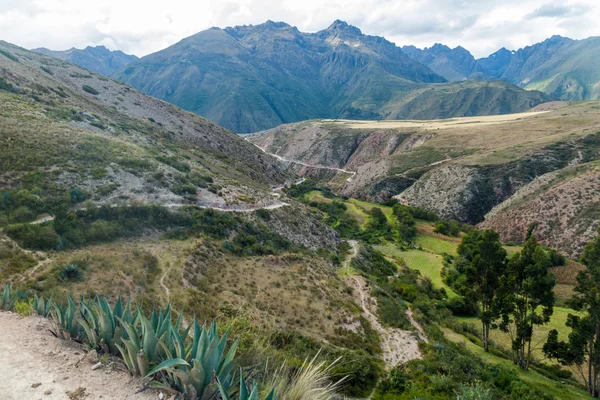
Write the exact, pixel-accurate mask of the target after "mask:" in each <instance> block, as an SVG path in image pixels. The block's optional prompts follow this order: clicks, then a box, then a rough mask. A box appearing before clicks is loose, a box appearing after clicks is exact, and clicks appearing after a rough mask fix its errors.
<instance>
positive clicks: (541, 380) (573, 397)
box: [444, 329, 592, 400]
mask: <svg viewBox="0 0 600 400" xmlns="http://www.w3.org/2000/svg"><path fill="white" fill-rule="evenodd" d="M444 335H445V336H446V338H447V339H449V340H451V341H453V342H457V343H464V345H465V347H466V348H467V349H468V350H469V351H472V352H473V353H475V354H477V355H478V356H479V357H481V358H482V359H483V360H485V361H487V362H489V363H494V364H500V365H502V366H504V367H508V368H510V369H512V370H513V371H515V372H517V373H518V374H519V377H520V378H521V379H522V380H523V381H524V382H526V383H527V384H529V385H532V387H535V388H537V389H540V390H542V391H544V392H547V393H550V394H552V395H553V396H554V397H555V398H556V399H561V400H562V399H564V400H579V399H588V398H589V399H591V398H592V397H591V396H589V395H587V393H585V392H583V391H581V390H577V389H574V388H572V387H570V386H567V385H563V384H561V383H559V382H556V381H552V380H550V379H548V378H546V377H544V376H542V375H540V374H538V373H537V372H535V371H531V370H530V371H523V370H522V369H520V368H519V367H517V366H516V365H514V364H513V363H512V362H511V361H510V360H507V359H505V358H502V357H498V356H496V355H493V354H490V353H486V352H485V351H483V348H482V347H480V346H478V345H476V344H474V343H472V342H471V341H469V340H468V339H467V338H466V337H464V336H463V335H461V334H459V333H456V332H454V331H452V330H450V329H444Z"/></svg>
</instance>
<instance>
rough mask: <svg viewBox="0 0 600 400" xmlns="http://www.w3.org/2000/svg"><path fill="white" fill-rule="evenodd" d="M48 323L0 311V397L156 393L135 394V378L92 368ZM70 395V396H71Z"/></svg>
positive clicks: (111, 397) (108, 399) (112, 397)
mask: <svg viewBox="0 0 600 400" xmlns="http://www.w3.org/2000/svg"><path fill="white" fill-rule="evenodd" d="M49 326H50V325H49V322H48V320H47V319H43V318H39V317H34V316H32V317H27V318H21V317H20V316H19V315H17V314H13V313H7V312H0V377H1V379H0V399H2V400H25V399H27V400H29V399H32V400H33V399H35V400H37V399H44V400H46V399H47V400H54V399H57V400H58V399H61V400H62V399H67V400H70V399H72V400H75V399H84V398H85V399H86V400H96V399H102V400H122V399H139V400H146V399H153V400H156V399H157V398H158V393H157V392H155V391H151V390H148V391H145V392H142V393H138V394H136V393H135V392H137V391H138V390H139V389H140V387H141V382H140V381H139V380H135V379H132V378H131V377H130V375H129V374H128V373H127V372H123V371H117V370H112V369H107V368H100V369H97V370H95V371H92V364H91V363H90V361H89V360H87V359H86V360H83V361H81V362H80V364H79V365H76V363H77V362H78V361H80V360H81V359H82V358H83V356H84V354H85V352H84V351H83V350H82V348H81V347H80V346H79V345H77V344H76V343H74V342H69V341H64V340H60V339H57V338H55V337H53V336H52V335H51V334H50V332H48V328H49ZM69 394H71V397H69Z"/></svg>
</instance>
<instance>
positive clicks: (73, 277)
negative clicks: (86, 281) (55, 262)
mask: <svg viewBox="0 0 600 400" xmlns="http://www.w3.org/2000/svg"><path fill="white" fill-rule="evenodd" d="M59 277H60V279H62V280H65V281H72V282H73V281H81V280H83V274H82V273H81V270H80V269H79V267H78V266H77V265H75V264H69V265H67V266H66V267H64V268H63V269H62V271H60V274H59Z"/></svg>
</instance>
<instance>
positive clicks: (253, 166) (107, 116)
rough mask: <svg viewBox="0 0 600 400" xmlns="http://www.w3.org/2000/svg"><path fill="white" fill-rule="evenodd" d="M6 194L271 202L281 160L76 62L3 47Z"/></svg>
mask: <svg viewBox="0 0 600 400" xmlns="http://www.w3.org/2000/svg"><path fill="white" fill-rule="evenodd" d="M0 103H1V104H2V112H1V113H0V137H1V138H2V140H0V171H1V173H0V186H2V188H3V189H4V190H9V189H10V190H19V189H26V190H29V191H32V192H34V193H38V195H37V196H38V197H40V198H41V199H42V200H43V199H46V198H51V197H52V196H62V195H63V194H64V193H67V192H68V191H69V190H73V189H75V188H78V189H79V190H82V191H83V192H87V193H88V195H86V196H87V197H88V198H92V199H94V200H95V201H97V202H98V203H109V204H112V203H120V202H124V201H129V202H138V203H139V202H143V203H148V202H150V203H158V204H163V205H172V204H194V203H197V204H206V203H210V204H231V203H237V204H240V203H250V204H255V203H258V204H268V203H269V202H270V201H272V200H273V199H271V193H270V192H271V191H270V188H269V185H271V184H280V183H283V182H284V181H285V180H286V175H285V174H284V173H283V171H282V167H281V166H280V164H279V162H278V161H277V160H276V159H274V158H272V157H270V156H268V155H266V154H264V153H263V152H261V151H260V150H259V149H257V148H256V147H255V146H253V145H251V144H249V143H247V142H244V141H243V140H241V139H240V138H239V136H237V135H236V134H234V133H232V132H229V131H227V130H225V129H223V128H221V127H220V126H218V125H216V124H214V123H212V122H209V121H207V120H205V119H203V118H201V117H199V116H197V115H194V114H191V113H188V112H185V111H182V110H180V109H178V108H176V107H174V106H172V105H169V104H167V103H164V102H162V101H160V100H157V99H154V98H151V97H149V96H147V95H145V94H143V93H140V92H138V91H136V90H134V89H131V88H130V87H128V86H126V85H124V84H122V83H118V82H116V81H113V80H111V79H108V78H105V77H103V76H101V75H98V74H96V73H93V72H89V71H87V70H84V69H82V68H80V67H78V66H76V65H74V64H70V63H68V62H65V61H61V60H58V59H55V58H50V57H47V56H44V55H41V54H39V53H35V52H30V51H27V50H24V49H21V48H19V47H16V46H13V45H10V44H8V43H6V42H0Z"/></svg>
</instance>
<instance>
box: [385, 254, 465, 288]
mask: <svg viewBox="0 0 600 400" xmlns="http://www.w3.org/2000/svg"><path fill="white" fill-rule="evenodd" d="M375 249H377V250H379V251H380V252H381V253H383V254H384V255H386V256H388V257H399V258H402V259H403V260H404V262H405V263H406V265H407V266H408V267H409V268H412V269H416V270H418V271H419V272H420V273H421V274H422V275H423V276H426V277H428V278H429V279H431V282H432V283H433V285H434V286H435V287H436V288H444V289H446V293H448V296H449V297H454V296H456V293H455V292H454V291H453V290H452V289H451V288H450V287H448V286H446V284H444V282H443V281H442V276H441V275H440V272H441V270H442V260H443V259H442V256H440V255H439V254H432V253H428V252H425V251H421V250H408V251H402V250H399V249H398V248H397V247H396V246H395V245H393V244H386V245H384V246H375Z"/></svg>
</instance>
